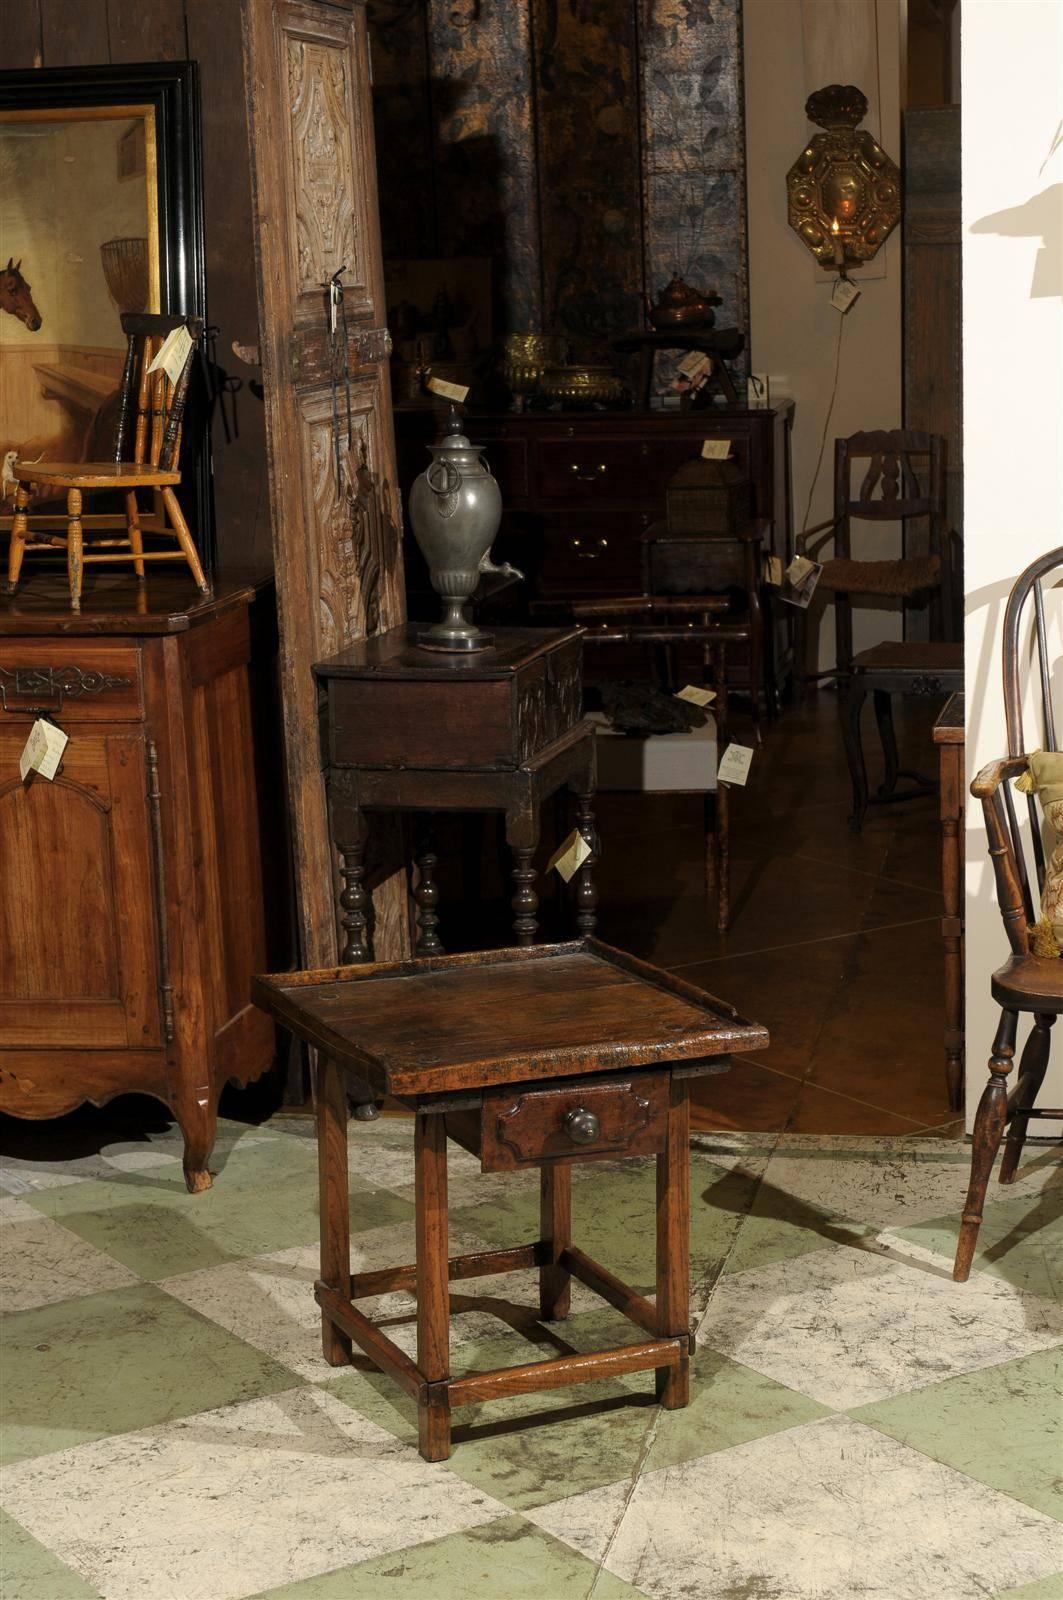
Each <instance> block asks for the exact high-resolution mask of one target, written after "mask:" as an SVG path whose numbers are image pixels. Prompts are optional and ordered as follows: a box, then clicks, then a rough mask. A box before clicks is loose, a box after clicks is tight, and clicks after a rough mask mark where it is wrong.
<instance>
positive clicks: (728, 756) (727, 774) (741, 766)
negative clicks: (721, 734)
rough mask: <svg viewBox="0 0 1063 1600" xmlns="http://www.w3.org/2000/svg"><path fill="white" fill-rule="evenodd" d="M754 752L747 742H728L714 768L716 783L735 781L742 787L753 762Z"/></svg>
mask: <svg viewBox="0 0 1063 1600" xmlns="http://www.w3.org/2000/svg"><path fill="white" fill-rule="evenodd" d="M753 754H754V752H753V751H752V750H751V749H750V747H749V745H747V744H729V745H728V746H727V749H726V750H725V751H724V753H723V755H722V756H721V757H720V765H719V766H718V767H717V768H716V781H717V782H718V783H737V784H740V785H742V786H743V787H744V785H745V781H746V779H747V778H748V777H749V769H750V767H751V766H752V764H753Z"/></svg>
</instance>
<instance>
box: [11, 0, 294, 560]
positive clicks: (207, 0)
mask: <svg viewBox="0 0 1063 1600" xmlns="http://www.w3.org/2000/svg"><path fill="white" fill-rule="evenodd" d="M186 58H190V59H193V60H196V61H198V62H199V67H200V78H201V84H202V92H203V191H204V194H203V203H204V212H205V234H206V257H207V261H206V266H207V306H208V314H209V317H210V321H211V322H212V323H213V324H214V325H215V326H216V327H217V328H218V337H217V341H216V344H215V347H214V348H215V352H216V362H217V372H216V379H217V381H218V383H219V384H220V385H221V386H222V389H223V391H224V393H223V399H222V401H221V402H220V403H219V406H218V408H217V409H216V411H215V415H214V427H213V434H214V438H213V444H214V497H215V507H216V511H217V537H218V556H219V563H220V564H221V565H223V566H228V567H248V568H254V569H257V570H260V571H261V570H265V571H270V570H271V569H272V566H273V552H272V542H271V535H270V525H269V505H268V500H267V495H266V470H265V465H266V443H265V427H264V419H263V414H262V401H261V398H260V397H256V396H255V394H254V393H253V392H252V387H251V385H252V383H253V382H254V383H256V384H257V380H258V379H259V377H260V374H259V372H258V369H257V368H251V367H247V366H245V365H243V364H241V362H240V361H238V360H237V358H236V357H235V356H234V355H233V352H232V346H233V342H234V341H235V342H237V343H239V344H241V345H245V346H255V345H257V344H258V307H257V291H256V288H255V262H254V244H253V240H252V234H251V177H250V170H249V165H248V153H247V128H246V122H245V114H244V84H243V57H242V53H241V45H240V7H239V5H238V4H237V3H235V0H225V3H224V4H219V3H218V0H77V3H76V4H75V3H73V0H18V3H17V4H16V5H12V6H10V7H8V8H7V11H6V12H5V19H4V48H3V64H4V66H5V67H10V68H17V67H79V66H81V67H88V66H100V65H104V64H106V63H114V64H117V63H119V62H134V61H180V60H183V59H186Z"/></svg>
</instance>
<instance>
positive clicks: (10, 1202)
mask: <svg viewBox="0 0 1063 1600" xmlns="http://www.w3.org/2000/svg"><path fill="white" fill-rule="evenodd" d="M40 1220H41V1214H40V1212H39V1211H35V1210H34V1209H33V1207H32V1206H29V1205H27V1204H26V1202H25V1200H20V1199H19V1198H18V1196H17V1195H13V1194H11V1195H5V1196H4V1197H3V1199H0V1225H7V1224H8V1223H11V1222H39V1221H40Z"/></svg>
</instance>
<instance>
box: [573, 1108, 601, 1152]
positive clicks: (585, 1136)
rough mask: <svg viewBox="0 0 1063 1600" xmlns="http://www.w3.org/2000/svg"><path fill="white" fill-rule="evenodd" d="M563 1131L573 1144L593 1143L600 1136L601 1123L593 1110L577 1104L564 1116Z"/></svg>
mask: <svg viewBox="0 0 1063 1600" xmlns="http://www.w3.org/2000/svg"><path fill="white" fill-rule="evenodd" d="M565 1132H566V1133H567V1134H568V1136H569V1138H570V1139H571V1140H572V1142H573V1144H593V1143H594V1141H595V1140H596V1139H600V1138H601V1136H602V1125H601V1123H600V1122H599V1120H598V1118H597V1117H596V1116H595V1114H594V1112H593V1111H585V1110H584V1108H583V1107H582V1106H577V1107H576V1109H575V1111H570V1112H569V1114H568V1116H567V1117H566V1118H565Z"/></svg>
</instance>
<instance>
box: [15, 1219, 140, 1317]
mask: <svg viewBox="0 0 1063 1600" xmlns="http://www.w3.org/2000/svg"><path fill="white" fill-rule="evenodd" d="M5 1203H7V1204H11V1203H12V1202H10V1201H9V1202H5ZM13 1203H14V1204H16V1205H21V1206H22V1208H23V1210H25V1211H28V1212H29V1215H30V1217H31V1218H32V1219H33V1220H32V1221H30V1220H29V1219H28V1218H27V1219H23V1220H21V1221H16V1222H13V1223H12V1224H11V1226H10V1227H6V1228H5V1229H4V1244H3V1249H2V1250H0V1306H2V1307H3V1310H4V1312H5V1313H7V1312H12V1311H29V1310H30V1309H31V1308H32V1307H33V1306H46V1305H53V1304H54V1303H55V1302H56V1301H58V1300H70V1299H72V1298H74V1296H76V1295H83V1294H99V1293H101V1292H102V1291H103V1290H104V1289H122V1288H124V1287H125V1286H126V1285H127V1284H130V1283H139V1282H140V1280H139V1278H138V1277H137V1275H136V1273H135V1272H130V1270H129V1268H128V1267H124V1266H123V1265H122V1263H121V1262H120V1261H116V1260H115V1259H114V1257H113V1256H109V1255H107V1254H105V1252H104V1251H102V1250H97V1249H96V1248H95V1246H94V1245H91V1244H89V1243H88V1242H87V1241H86V1240H85V1239H82V1238H80V1237H79V1235H78V1234H76V1233H71V1231H70V1229H69V1228H64V1227H63V1226H62V1225H61V1223H58V1222H52V1221H51V1219H50V1218H48V1217H42V1216H41V1214H40V1212H38V1211H34V1209H33V1207H32V1206H27V1205H25V1203H24V1202H22V1201H15V1202H13Z"/></svg>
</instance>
